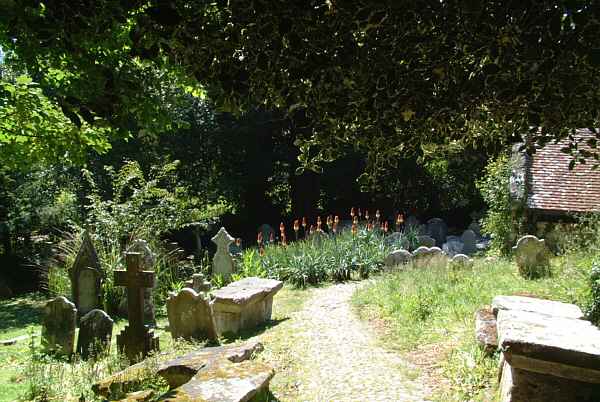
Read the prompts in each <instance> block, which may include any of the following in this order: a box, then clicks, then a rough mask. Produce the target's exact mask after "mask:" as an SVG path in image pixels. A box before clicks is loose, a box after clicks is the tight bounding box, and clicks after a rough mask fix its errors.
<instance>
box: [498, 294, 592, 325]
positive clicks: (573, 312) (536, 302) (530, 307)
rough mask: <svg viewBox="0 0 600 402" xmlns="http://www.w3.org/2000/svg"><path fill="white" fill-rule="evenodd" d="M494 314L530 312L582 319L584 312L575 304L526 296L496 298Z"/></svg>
mask: <svg viewBox="0 0 600 402" xmlns="http://www.w3.org/2000/svg"><path fill="white" fill-rule="evenodd" d="M492 309H493V310H494V314H495V315H498V311H499V310H518V311H529V312H532V313H539V314H546V315H550V316H554V317H563V318H572V319H582V318H583V317H584V315H583V312H582V311H581V309H580V308H579V307H577V306H576V305H574V304H567V303H561V302H557V301H552V300H544V299H538V298H535V297H525V296H496V297H494V299H493V300H492Z"/></svg>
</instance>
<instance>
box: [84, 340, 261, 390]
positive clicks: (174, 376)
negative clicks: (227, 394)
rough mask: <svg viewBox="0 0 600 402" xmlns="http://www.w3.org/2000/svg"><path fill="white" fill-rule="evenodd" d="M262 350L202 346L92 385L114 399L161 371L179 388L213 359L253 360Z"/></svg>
mask: <svg viewBox="0 0 600 402" xmlns="http://www.w3.org/2000/svg"><path fill="white" fill-rule="evenodd" d="M262 350H263V346H262V344H261V343H260V342H248V343H245V344H242V345H226V346H218V347H210V348H202V349H199V350H197V351H194V352H191V353H188V354H186V355H184V356H181V357H179V358H175V359H170V360H166V361H165V362H164V363H162V364H160V365H158V366H157V365H154V364H152V365H151V364H148V363H147V362H146V361H141V362H140V363H137V364H134V365H132V366H129V367H127V368H126V369H124V370H122V371H119V372H118V373H115V374H113V375H111V376H109V377H107V378H104V379H102V380H101V381H99V382H97V383H95V384H94V385H92V390H93V391H94V393H96V395H99V396H102V397H104V398H106V399H109V400H114V399H116V398H115V397H116V396H117V395H123V394H125V393H127V392H128V391H130V390H133V389H135V388H136V387H137V386H139V384H140V383H141V381H143V380H144V379H146V378H149V377H151V376H153V375H157V374H158V375H160V376H161V377H163V378H165V380H166V381H167V382H168V383H169V384H172V385H173V387H177V386H179V385H182V384H184V383H185V382H187V381H189V380H190V379H191V378H192V377H193V376H194V375H196V373H197V372H198V371H199V370H200V369H201V368H202V367H205V366H207V365H208V363H209V362H213V361H219V360H228V361H231V362H234V363H239V362H242V361H244V360H247V359H250V358H251V357H252V356H253V355H255V354H256V353H259V352H261V351H262ZM163 355H164V353H163ZM159 358H160V357H159ZM163 359H164V357H163ZM186 379H187V381H186Z"/></svg>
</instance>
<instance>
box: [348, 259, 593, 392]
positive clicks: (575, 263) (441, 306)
mask: <svg viewBox="0 0 600 402" xmlns="http://www.w3.org/2000/svg"><path fill="white" fill-rule="evenodd" d="M589 264H590V258H589V257H587V256H585V255H582V254H577V255H571V256H565V257H560V258H555V259H554V260H553V262H552V265H553V272H554V275H553V276H551V277H548V278H544V279H538V280H526V279H523V278H522V277H520V276H519V275H518V273H517V268H516V266H515V265H514V264H513V263H512V262H510V261H508V260H503V259H498V260H492V259H477V260H476V263H475V265H474V267H473V268H472V269H468V270H463V271H452V270H450V269H448V268H447V267H446V266H445V265H435V266H428V267H423V268H420V269H417V268H415V267H412V266H408V267H407V268H406V269H404V270H401V271H397V272H393V273H390V274H386V275H384V276H381V277H379V278H377V279H376V280H374V281H373V282H372V283H370V284H368V285H367V286H365V287H363V288H361V289H360V290H359V291H358V292H357V293H356V294H355V295H354V297H353V303H354V304H355V306H356V307H357V310H358V312H359V313H360V314H361V316H362V317H363V318H366V319H373V318H377V319H382V320H384V322H385V323H386V324H387V325H386V328H387V331H386V332H385V334H384V335H383V336H384V340H385V342H386V344H387V345H389V346H390V347H392V348H396V349H400V350H403V351H408V350H411V349H413V348H415V347H416V346H417V345H423V344H433V343H439V344H443V345H446V346H448V348H447V349H448V350H450V353H449V354H448V355H447V356H446V357H445V359H444V363H443V364H444V371H445V377H446V378H447V379H448V380H449V381H450V383H451V389H450V390H446V391H442V392H441V393H440V395H438V397H439V398H440V400H446V401H447V400H456V401H464V400H486V398H487V397H488V396H486V392H487V391H489V389H490V388H491V386H492V384H494V381H495V377H494V376H495V375H496V373H497V370H496V365H497V360H496V359H489V358H484V357H483V355H482V354H481V352H480V351H479V349H478V348H477V347H476V345H475V342H474V318H473V314H474V312H475V311H476V310H477V309H479V308H480V307H482V306H484V305H489V304H490V303H491V300H492V298H493V297H494V296H496V295H500V294H508V295H511V294H526V295H534V296H538V297H542V298H549V299H553V300H559V301H564V302H568V303H576V304H578V305H580V306H582V307H585V306H586V305H587V304H588V303H589V289H588V287H587V283H586V281H587V276H588V272H589V266H590V265H589Z"/></svg>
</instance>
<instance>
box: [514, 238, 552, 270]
mask: <svg viewBox="0 0 600 402" xmlns="http://www.w3.org/2000/svg"><path fill="white" fill-rule="evenodd" d="M513 251H514V253H515V259H516V261H517V266H518V267H519V273H520V274H521V275H522V276H523V277H525V278H537V277H541V276H545V275H547V274H548V273H549V272H550V252H549V251H548V248H547V247H546V243H545V242H544V239H541V240H540V239H538V238H537V237H535V236H532V235H527V236H523V237H521V238H520V239H519V240H518V241H517V245H516V246H514V247H513Z"/></svg>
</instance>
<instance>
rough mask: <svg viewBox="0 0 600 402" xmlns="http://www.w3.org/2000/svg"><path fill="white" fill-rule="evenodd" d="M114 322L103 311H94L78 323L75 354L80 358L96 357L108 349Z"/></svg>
mask: <svg viewBox="0 0 600 402" xmlns="http://www.w3.org/2000/svg"><path fill="white" fill-rule="evenodd" d="M113 324H114V321H113V320H112V318H110V317H109V315H108V314H106V313H105V312H104V311H102V310H99V309H95V310H92V311H90V312H89V313H87V314H86V315H84V316H83V317H82V318H81V320H80V322H79V336H78V338H77V353H79V354H80V355H81V357H82V358H84V359H87V358H88V357H90V356H97V355H99V354H102V353H104V352H105V351H107V350H108V349H109V348H110V340H111V338H112V330H113Z"/></svg>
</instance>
